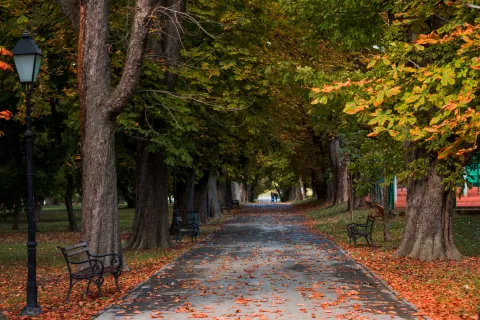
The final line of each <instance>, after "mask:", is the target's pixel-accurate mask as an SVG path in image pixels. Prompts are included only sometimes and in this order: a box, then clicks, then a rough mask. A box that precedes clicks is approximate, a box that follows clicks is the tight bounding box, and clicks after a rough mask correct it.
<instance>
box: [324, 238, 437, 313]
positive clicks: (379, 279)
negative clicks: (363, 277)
mask: <svg viewBox="0 0 480 320" xmlns="http://www.w3.org/2000/svg"><path fill="white" fill-rule="evenodd" d="M325 238H326V239H327V240H328V241H330V242H332V243H333V244H334V245H336V246H337V247H338V248H339V249H340V251H341V252H342V253H343V254H345V255H346V256H347V257H348V258H350V259H352V260H353V261H355V262H356V263H357V264H358V265H359V266H360V267H361V268H362V269H363V272H365V273H366V274H369V275H370V276H372V277H373V278H374V279H376V280H378V281H379V282H380V283H381V284H383V285H384V286H385V287H387V289H388V290H390V292H392V294H393V295H394V296H395V297H396V298H397V299H398V300H401V301H402V302H403V303H405V304H407V305H408V306H410V307H411V308H413V309H414V310H416V311H417V312H420V311H419V310H418V307H417V306H416V305H414V304H413V303H411V302H410V301H408V300H407V299H405V298H404V297H403V296H402V295H401V294H400V293H399V292H397V291H396V290H395V289H393V288H392V286H391V285H389V284H388V283H387V282H386V281H385V280H383V279H382V278H381V277H380V276H379V275H378V274H376V273H375V272H374V271H373V270H372V269H370V268H369V267H367V266H365V265H364V264H363V263H361V262H359V261H357V259H355V258H354V257H353V256H352V255H351V254H350V253H349V252H348V251H346V250H345V249H343V248H342V246H340V245H339V244H338V243H336V242H335V241H333V240H331V239H328V238H327V237H325ZM417 317H419V318H421V319H424V320H431V319H430V318H429V317H428V316H425V315H421V316H417Z"/></svg>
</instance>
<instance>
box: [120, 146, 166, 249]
mask: <svg viewBox="0 0 480 320" xmlns="http://www.w3.org/2000/svg"><path fill="white" fill-rule="evenodd" d="M148 144H149V142H148V141H144V140H139V141H138V142H137V155H136V157H137V161H136V162H137V180H136V188H135V189H136V201H135V202H136V204H137V205H136V207H135V217H134V220H133V225H132V233H131V234H130V237H129V239H128V241H127V243H126V245H125V249H128V250H137V249H153V248H169V247H170V246H171V241H170V232H169V227H170V222H169V220H168V199H167V197H168V170H167V166H166V165H165V162H164V158H163V155H162V154H161V153H151V152H149V151H148V150H147V147H148Z"/></svg>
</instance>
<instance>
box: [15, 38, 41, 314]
mask: <svg viewBox="0 0 480 320" xmlns="http://www.w3.org/2000/svg"><path fill="white" fill-rule="evenodd" d="M12 54H13V59H14V60H15V66H16V69H17V73H18V77H19V79H20V83H21V84H22V85H24V88H25V94H26V100H27V101H26V103H27V114H26V122H27V128H26V131H25V144H26V147H27V197H28V199H27V215H28V241H27V253H28V256H27V260H28V262H27V268H28V277H27V305H26V306H25V308H23V311H22V315H23V316H30V317H32V316H33V317H34V316H38V315H39V314H40V313H41V312H42V309H40V306H39V305H38V302H37V289H38V287H37V242H36V241H35V218H34V213H33V210H34V209H33V131H32V115H31V112H32V111H31V106H30V98H31V95H32V91H33V88H34V86H35V82H36V79H37V76H38V72H39V71H40V63H41V60H42V51H41V50H40V49H39V48H38V46H37V44H36V43H35V41H34V40H33V39H32V37H31V36H30V34H29V33H28V32H27V31H25V32H24V33H23V34H22V36H21V39H20V41H19V42H18V43H17V44H16V45H15V48H13V50H12Z"/></svg>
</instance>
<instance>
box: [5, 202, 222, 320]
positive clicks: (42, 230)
mask: <svg viewBox="0 0 480 320" xmlns="http://www.w3.org/2000/svg"><path fill="white" fill-rule="evenodd" d="M133 214H134V211H133V209H126V208H122V209H120V210H119V216H120V227H121V230H122V240H126V239H127V237H128V233H129V231H130V228H131V224H132V220H133ZM77 216H80V212H78V214H77ZM225 219H226V218H222V219H220V220H218V221H214V222H212V223H211V224H209V225H204V226H202V229H201V235H200V240H199V241H201V240H202V239H203V238H205V237H206V236H207V235H209V234H210V233H212V232H213V231H214V230H216V229H217V228H218V227H219V225H220V224H221V223H222V222H223V221H224V220H225ZM21 222H22V223H21V224H20V230H19V231H11V230H10V229H11V222H10V221H6V222H2V223H0V319H1V311H3V314H4V315H5V316H7V318H8V319H22V317H20V316H19V314H20V312H21V309H22V308H23V307H24V306H25V292H26V277H27V268H26V256H27V255H26V252H27V251H26V247H25V242H26V240H27V235H26V228H27V226H26V223H25V219H24V217H22V219H21ZM79 225H80V221H79ZM67 228H68V221H67V214H66V212H65V211H64V210H63V209H60V210H58V209H57V210H45V211H44V212H43V213H42V216H41V221H40V222H39V224H38V229H39V232H38V233H37V243H38V247H37V266H38V267H37V281H38V297H39V304H40V306H41V308H42V314H41V316H40V317H39V319H89V318H90V317H91V316H92V315H95V314H96V313H97V312H98V311H100V310H102V309H103V308H105V307H106V306H108V305H109V304H111V303H113V302H114V301H116V300H117V299H119V298H120V297H122V296H123V295H125V294H126V293H127V292H128V291H130V290H131V289H132V288H134V287H135V286H136V285H138V284H139V283H141V282H142V281H144V280H146V279H147V278H149V277H150V276H151V275H152V274H153V273H155V272H156V271H157V270H158V269H160V268H161V267H163V266H164V265H166V264H167V263H169V262H170V261H172V260H174V259H175V258H176V257H178V256H179V255H180V254H182V253H183V252H184V251H186V250H188V249H189V248H190V247H192V246H193V245H195V243H194V242H191V241H190V239H188V237H187V238H186V239H184V241H183V242H182V243H181V244H176V245H175V246H174V247H173V248H170V249H155V250H137V251H126V252H125V257H126V261H127V263H128V266H129V267H130V269H131V271H129V272H124V273H123V274H122V275H121V277H120V288H121V291H116V288H115V283H114V280H113V277H110V276H107V277H106V279H105V284H104V286H103V287H102V291H103V297H98V296H97V294H96V293H94V294H89V295H87V296H84V295H83V292H84V290H85V286H86V281H81V282H79V283H78V284H76V285H75V286H74V288H73V290H72V295H71V296H70V302H69V303H68V304H65V303H64V300H65V296H66V294H67V289H68V273H67V269H66V265H65V260H64V259H63V257H62V255H61V253H60V250H58V249H57V246H58V245H67V244H71V243H75V242H77V241H78V240H79V239H80V233H79V232H68V231H65V230H66V229H67Z"/></svg>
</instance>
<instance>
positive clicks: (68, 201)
mask: <svg viewBox="0 0 480 320" xmlns="http://www.w3.org/2000/svg"><path fill="white" fill-rule="evenodd" d="M66 182H67V188H66V190H65V198H64V200H65V207H66V208H67V215H68V230H70V231H78V230H79V229H78V225H77V220H76V219H75V212H74V211H73V204H72V202H73V176H72V175H71V174H67V176H66Z"/></svg>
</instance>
